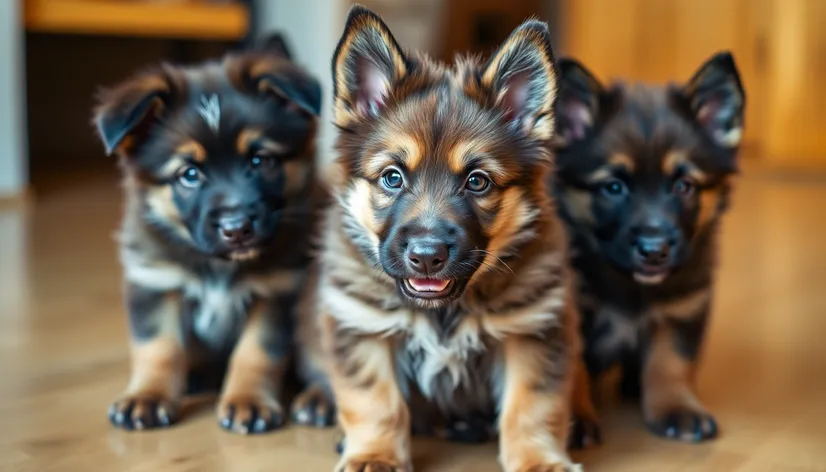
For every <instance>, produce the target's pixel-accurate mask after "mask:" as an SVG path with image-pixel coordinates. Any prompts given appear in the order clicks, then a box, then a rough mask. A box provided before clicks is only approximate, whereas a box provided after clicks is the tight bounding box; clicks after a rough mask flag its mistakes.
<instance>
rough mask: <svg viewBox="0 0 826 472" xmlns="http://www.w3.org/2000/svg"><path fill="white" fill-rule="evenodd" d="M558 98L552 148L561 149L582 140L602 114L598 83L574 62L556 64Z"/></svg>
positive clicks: (600, 90)
mask: <svg viewBox="0 0 826 472" xmlns="http://www.w3.org/2000/svg"><path fill="white" fill-rule="evenodd" d="M557 68H558V69H559V98H557V102H556V121H557V124H556V136H554V145H556V146H557V147H560V148H563V147H566V146H568V145H570V144H572V143H574V142H576V141H580V140H583V139H585V137H586V136H587V135H588V133H589V132H590V131H591V130H592V129H593V128H594V125H595V124H596V121H597V117H598V116H599V114H600V112H601V111H602V110H601V109H600V108H603V107H601V104H600V100H601V97H602V95H603V93H604V89H603V88H602V84H600V82H599V80H597V78H596V77H594V75H593V74H592V73H591V72H590V71H588V69H586V68H585V66H583V65H582V64H580V63H579V62H578V61H575V60H573V59H569V58H563V59H560V60H559V61H558V62H557Z"/></svg>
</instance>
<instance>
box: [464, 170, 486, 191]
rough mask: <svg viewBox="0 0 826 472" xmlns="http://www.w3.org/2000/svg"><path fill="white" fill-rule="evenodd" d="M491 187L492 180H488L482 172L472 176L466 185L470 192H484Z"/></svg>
mask: <svg viewBox="0 0 826 472" xmlns="http://www.w3.org/2000/svg"><path fill="white" fill-rule="evenodd" d="M489 186H490V179H488V178H487V177H486V176H485V175H484V174H482V173H481V172H476V173H473V174H470V177H468V179H467V182H466V183H465V188H466V189H468V190H470V191H471V192H477V193H478V192H484V191H485V190H487V188H488V187H489Z"/></svg>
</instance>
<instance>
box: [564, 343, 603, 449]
mask: <svg viewBox="0 0 826 472" xmlns="http://www.w3.org/2000/svg"><path fill="white" fill-rule="evenodd" d="M572 405H573V420H574V424H573V430H572V431H571V434H570V436H569V437H568V445H569V446H570V447H571V448H572V449H584V448H586V447H588V446H591V445H597V444H601V443H602V429H601V428H600V426H599V416H598V415H597V410H596V407H594V402H593V397H592V395H591V377H590V375H589V374H588V369H587V368H586V367H585V361H584V360H583V359H582V357H579V358H578V360H577V362H576V365H575V366H574V391H573V395H572Z"/></svg>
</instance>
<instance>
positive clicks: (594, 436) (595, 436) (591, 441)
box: [568, 415, 602, 450]
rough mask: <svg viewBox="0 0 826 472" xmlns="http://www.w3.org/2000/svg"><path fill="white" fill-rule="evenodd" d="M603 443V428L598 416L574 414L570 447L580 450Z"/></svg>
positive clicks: (569, 439)
mask: <svg viewBox="0 0 826 472" xmlns="http://www.w3.org/2000/svg"><path fill="white" fill-rule="evenodd" d="M600 444H602V428H601V427H600V425H599V422H598V421H597V420H596V418H586V417H584V416H577V415H574V418H573V426H572V427H571V432H570V433H569V435H568V447H569V448H570V449H575V450H580V449H586V448H588V447H591V446H597V445H600Z"/></svg>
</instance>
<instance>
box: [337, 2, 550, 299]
mask: <svg viewBox="0 0 826 472" xmlns="http://www.w3.org/2000/svg"><path fill="white" fill-rule="evenodd" d="M333 72H334V81H335V94H334V95H335V97H334V99H335V103H334V106H335V121H336V124H337V126H338V127H339V128H340V130H341V132H340V134H339V139H338V148H339V159H338V164H339V166H340V167H341V170H342V175H343V176H344V177H345V178H344V180H343V182H341V185H340V187H339V188H338V194H339V198H340V201H341V203H342V205H343V207H344V210H345V211H344V215H345V230H346V231H348V233H349V235H350V237H351V238H352V240H353V241H355V243H356V244H357V245H358V246H359V248H360V249H361V251H362V253H363V255H364V257H365V258H367V259H368V261H369V262H371V263H372V264H374V265H376V266H377V267H381V268H383V270H384V271H385V272H386V273H387V274H388V275H389V276H390V277H392V278H393V279H395V280H396V283H397V285H398V288H399V291H400V293H401V295H402V297H403V299H405V300H407V301H409V302H410V303H412V304H414V305H417V306H422V307H431V308H432V307H439V306H441V305H443V304H444V303H446V302H448V301H449V300H451V299H454V298H456V297H458V296H459V295H460V294H461V293H462V292H463V290H464V289H465V288H466V287H467V285H468V284H469V283H471V282H472V281H473V280H475V279H476V278H477V277H476V276H481V275H483V274H485V273H487V272H493V273H507V271H508V269H507V265H506V261H507V259H509V258H510V257H512V256H513V255H514V253H515V252H516V251H517V250H518V249H519V248H520V246H522V245H524V244H525V243H527V242H529V241H530V240H532V238H534V237H535V236H536V231H537V229H536V228H537V225H538V224H539V220H540V219H541V218H540V215H542V214H547V213H548V212H549V211H550V210H549V209H550V205H549V200H548V197H547V192H546V191H545V190H544V189H545V187H544V186H543V182H544V179H545V178H546V177H547V173H548V169H549V167H550V166H549V165H548V164H549V161H550V155H549V152H548V147H547V143H548V141H549V140H550V138H551V136H552V134H553V115H552V109H553V101H554V96H555V93H556V72H555V68H554V62H553V56H552V51H551V47H550V42H549V34H548V29H547V26H546V25H545V24H542V23H539V22H536V21H529V22H526V23H525V24H523V25H522V26H520V27H519V28H518V29H516V30H515V31H514V32H513V34H512V35H511V36H510V38H509V39H508V40H507V41H506V42H505V43H504V44H503V45H502V46H501V48H500V49H499V50H498V51H497V52H496V53H494V54H493V56H492V57H491V58H490V60H488V61H487V62H484V63H482V62H479V61H476V60H472V59H458V60H457V62H456V63H455V64H453V65H452V66H450V67H446V66H443V65H439V64H434V63H432V62H430V61H429V60H428V59H427V58H424V57H421V56H414V55H408V54H406V53H405V52H403V51H402V49H401V48H400V47H399V45H398V44H397V43H396V41H395V39H394V38H393V36H392V35H391V33H390V31H389V30H388V29H387V26H385V24H384V23H383V22H382V21H381V20H380V19H379V18H378V17H377V16H376V15H374V14H373V13H371V12H369V11H367V10H364V9H362V8H359V7H356V8H354V9H353V10H352V11H351V13H350V15H349V18H348V20H347V26H346V30H345V32H344V36H343V38H342V39H341V42H340V43H339V45H338V48H337V50H336V54H335V57H334V60H333Z"/></svg>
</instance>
